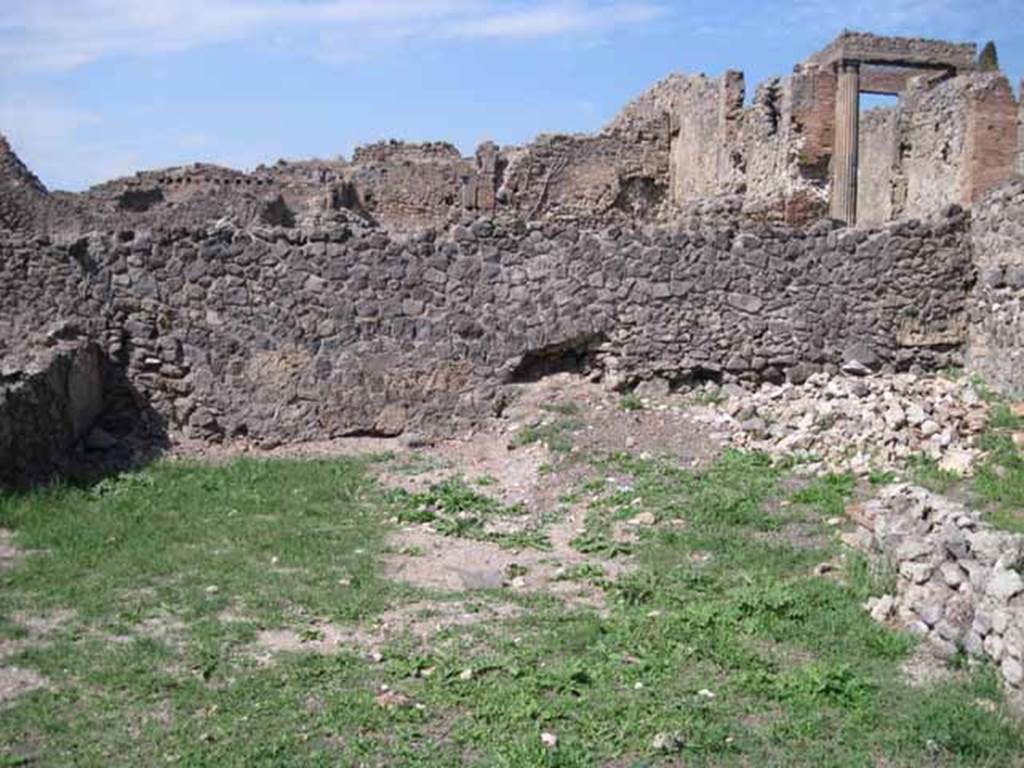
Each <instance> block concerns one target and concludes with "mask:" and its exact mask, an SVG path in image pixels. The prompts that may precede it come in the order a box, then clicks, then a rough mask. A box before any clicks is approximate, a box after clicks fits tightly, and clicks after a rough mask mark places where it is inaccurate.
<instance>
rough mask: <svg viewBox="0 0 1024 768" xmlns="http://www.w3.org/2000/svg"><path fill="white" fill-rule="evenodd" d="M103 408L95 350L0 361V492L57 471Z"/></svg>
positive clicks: (68, 346) (42, 352)
mask: <svg viewBox="0 0 1024 768" xmlns="http://www.w3.org/2000/svg"><path fill="white" fill-rule="evenodd" d="M15 361H18V362H17V363H16V362H15ZM103 403H104V396H103V368H102V363H101V358H100V350H99V348H98V347H97V346H96V345H95V344H93V343H91V342H87V341H78V342H59V343H57V344H56V346H52V347H43V348H41V349H40V348H37V349H36V350H35V351H34V352H32V353H31V354H28V355H26V356H24V357H22V356H16V355H14V354H13V353H8V354H7V355H6V356H4V357H3V358H0V486H3V485H5V484H14V483H16V482H20V481H23V480H25V479H31V478H33V477H41V476H45V475H46V474H48V473H49V472H50V471H52V470H53V469H54V468H55V467H57V466H59V465H60V464H61V463H62V462H63V461H64V460H65V458H66V456H67V453H68V451H69V450H70V449H71V448H72V446H74V444H75V443H76V442H77V441H78V440H79V439H81V438H82V437H83V436H84V435H85V434H86V433H87V432H88V431H89V428H90V427H91V426H92V424H93V422H94V421H95V419H96V418H97V416H99V414H100V412H101V410H102V408H103Z"/></svg>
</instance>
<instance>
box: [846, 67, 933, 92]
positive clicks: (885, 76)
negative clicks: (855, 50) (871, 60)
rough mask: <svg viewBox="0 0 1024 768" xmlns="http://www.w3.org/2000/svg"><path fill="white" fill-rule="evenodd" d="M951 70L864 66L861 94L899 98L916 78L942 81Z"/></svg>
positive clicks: (861, 74) (861, 72)
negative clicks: (908, 84)
mask: <svg viewBox="0 0 1024 768" xmlns="http://www.w3.org/2000/svg"><path fill="white" fill-rule="evenodd" d="M948 73H949V70H946V69H923V68H920V67H888V66H878V65H864V66H862V67H861V69H860V92H861V93H877V94H882V95H886V96H898V95H900V94H901V93H903V92H904V91H905V90H907V83H909V82H910V80H911V79H912V78H915V77H926V78H928V79H929V80H940V79H942V78H944V77H946V76H947V75H948Z"/></svg>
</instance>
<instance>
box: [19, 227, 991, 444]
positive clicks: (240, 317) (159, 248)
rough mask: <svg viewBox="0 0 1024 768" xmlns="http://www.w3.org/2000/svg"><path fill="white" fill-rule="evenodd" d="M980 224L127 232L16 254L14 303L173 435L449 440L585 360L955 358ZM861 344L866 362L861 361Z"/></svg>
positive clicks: (662, 371)
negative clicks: (97, 360) (115, 380)
mask: <svg viewBox="0 0 1024 768" xmlns="http://www.w3.org/2000/svg"><path fill="white" fill-rule="evenodd" d="M966 232H967V218H966V216H965V215H963V214H960V213H955V212H954V213H953V215H952V216H951V217H950V218H946V219H943V220H939V221H936V222H933V223H931V224H927V223H918V222H907V223H904V224H900V225H897V226H892V227H890V228H887V229H884V230H880V231H876V232H863V231H845V230H832V229H830V227H829V226H827V225H821V226H818V227H816V228H813V229H811V230H809V231H795V230H788V229H770V228H766V227H763V228H760V229H759V230H757V231H748V232H737V231H736V230H733V229H724V230H708V231H676V230H668V229H649V230H644V229H629V228H617V227H612V228H609V229H607V230H604V231H601V232H596V233H594V232H589V233H588V232H581V231H579V230H578V229H576V228H575V227H574V226H572V225H557V224H553V223H548V224H543V225H542V224H530V225H526V224H524V223H522V222H521V221H512V220H510V221H501V220H491V219H480V220H478V221H476V222H474V223H473V224H472V225H471V226H468V227H458V228H456V229H455V230H454V231H453V233H452V234H453V237H452V238H451V239H439V238H436V237H435V236H433V235H432V234H431V233H421V234H420V235H417V236H414V237H412V238H406V239H404V240H401V241H398V240H393V239H391V238H390V237H389V236H388V235H386V234H385V233H383V232H382V231H379V230H375V229H373V228H370V227H364V228H360V227H358V226H355V225H352V226H344V227H336V228H333V229H328V230H312V231H305V230H286V229H262V230H261V229H250V230H235V229H230V228H221V229H216V230H211V231H183V230H177V231H170V232H168V231H163V232H153V233H146V232H138V233H130V232H123V233H120V234H117V235H110V236H95V237H92V238H90V239H87V240H80V241H77V242H75V243H73V244H72V245H70V246H64V245H56V244H52V243H49V242H48V241H46V240H25V239H21V240H18V239H14V240H8V241H6V242H5V243H4V244H3V246H2V247H0V304H2V305H3V306H4V307H5V309H7V311H8V312H9V313H10V315H11V316H13V317H18V318H22V320H23V322H24V323H25V324H26V325H29V326H31V325H32V324H36V325H38V324H40V323H47V322H52V321H54V320H58V319H65V320H73V321H75V322H76V323H77V324H78V325H79V326H80V327H81V328H82V329H83V331H84V332H86V333H89V334H90V335H91V336H92V337H93V338H95V339H97V340H98V341H100V342H101V344H102V346H103V348H104V351H105V352H106V353H107V354H108V355H109V356H110V358H111V359H112V360H113V361H114V362H115V363H117V364H119V365H121V366H123V367H124V369H125V370H126V371H127V378H128V380H129V381H130V382H131V383H132V385H134V387H135V388H136V389H138V390H139V392H140V393H142V395H144V396H145V397H146V398H147V399H148V400H149V402H150V403H151V404H152V406H153V407H154V408H155V409H156V411H157V412H158V413H159V414H160V415H161V416H162V417H163V418H164V419H165V420H166V422H167V423H168V425H169V426H170V427H171V428H182V429H185V430H186V431H188V432H190V433H191V434H194V435H196V436H200V437H206V438H218V437H220V436H223V435H236V436H241V435H248V436H250V437H253V438H256V439H260V440H264V441H268V442H272V441H278V440H293V439H302V438H323V437H327V436H337V435H345V434H357V433H366V432H372V433H379V434H397V433H400V432H402V431H403V430H407V429H418V430H423V431H429V432H435V433H444V432H451V431H454V430H455V429H457V428H458V427H460V426H464V425H466V424H467V423H470V422H472V421H474V420H476V419H478V418H479V417H480V416H481V415H483V414H487V413H489V412H490V411H491V410H492V409H494V408H497V407H500V390H501V385H502V384H503V383H505V382H509V381H515V380H518V379H523V378H529V377H531V376H534V375H538V374H539V373H541V372H544V371H547V370H552V369H556V370H557V369H558V368H559V367H570V366H579V365H586V366H590V367H592V368H594V369H595V370H596V371H598V372H602V373H603V374H604V375H606V376H608V377H612V378H614V379H615V380H616V381H617V382H619V383H620V384H623V385H628V384H629V383H632V382H636V381H639V380H641V379H645V378H650V377H653V376H659V377H663V378H666V379H669V380H681V379H686V378H687V377H693V376H697V377H705V378H706V377H712V378H720V377H731V376H736V377H747V378H761V379H775V380H779V379H781V378H783V377H784V376H785V375H786V373H787V372H788V371H790V370H792V369H794V368H795V367H796V366H798V365H799V366H801V370H802V371H803V373H804V375H806V371H807V367H808V366H809V367H810V368H811V370H815V369H817V368H822V367H826V368H827V367H828V366H835V365H839V364H842V363H843V362H844V361H845V360H847V359H848V358H849V356H850V355H851V354H858V355H860V354H863V350H868V352H870V355H871V359H872V360H873V361H874V362H876V363H877V364H878V365H888V366H890V367H892V368H895V369H906V368H908V367H910V366H912V365H921V366H946V365H951V364H956V363H958V362H959V360H960V358H959V347H958V345H959V342H960V341H961V340H962V336H963V333H964V331H965V301H966V297H967V292H968V286H969V283H970V282H971V280H972V267H971V264H970V256H969V250H968V248H967V244H966ZM854 350H860V352H853V351H854Z"/></svg>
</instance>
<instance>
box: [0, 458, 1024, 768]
mask: <svg viewBox="0 0 1024 768" xmlns="http://www.w3.org/2000/svg"><path fill="white" fill-rule="evenodd" d="M594 468H595V469H596V470H597V471H598V472H599V473H601V474H602V475H609V476H610V475H614V476H615V479H616V481H615V482H607V481H606V480H602V482H601V483H600V484H598V483H592V484H588V485H587V489H586V490H585V491H583V490H580V491H579V493H580V494H585V496H586V499H587V501H588V509H587V514H588V517H592V518H593V521H594V526H596V527H601V526H611V525H614V524H615V523H616V522H617V521H621V520H625V519H626V518H627V517H629V516H632V515H634V514H635V513H636V512H637V510H639V509H642V510H644V511H649V512H651V513H652V514H653V515H654V517H655V519H656V520H658V521H660V524H659V525H656V526H645V527H644V532H643V534H642V535H640V536H639V537H638V539H637V541H636V542H635V543H634V544H633V548H632V552H631V556H632V557H633V559H634V562H635V566H636V567H635V569H634V570H632V571H630V572H628V573H627V574H625V575H623V576H621V577H619V578H617V579H614V580H613V579H610V578H609V577H608V571H607V570H605V569H602V568H601V566H599V565H597V564H586V565H580V566H577V567H576V568H573V569H569V570H567V571H566V573H565V578H566V579H573V580H578V581H587V582H589V583H592V584H596V585H598V586H600V587H602V588H603V589H605V590H606V594H607V597H608V605H607V607H606V608H605V609H603V610H600V611H598V610H595V609H592V608H588V607H585V606H572V605H566V604H564V603H563V602H562V601H561V600H558V599H556V598H554V597H551V596H545V595H523V596H518V597H516V598H515V600H516V602H517V603H518V604H519V606H520V607H521V612H520V613H519V615H518V616H517V617H516V618H513V619H510V620H507V621H504V622H497V623H496V622H491V623H481V624H476V625H474V624H459V625H456V626H453V627H449V628H447V629H445V630H443V631H441V632H440V633H439V634H438V635H436V636H435V637H433V638H432V640H431V641H430V642H429V643H426V644H423V643H419V642H415V641H414V640H413V638H411V637H403V636H401V635H400V636H398V637H396V638H395V639H394V640H393V641H392V642H391V643H389V644H388V645H387V646H386V647H385V648H384V649H383V654H382V659H381V660H380V661H379V662H378V663H374V662H372V661H370V660H369V659H367V658H365V657H364V656H363V655H362V654H361V653H360V652H358V650H356V649H344V648H343V649H341V651H340V652H339V653H337V654H335V655H328V656H321V655H316V654H313V653H297V654H290V655H289V654H285V655H282V656H279V657H277V658H276V659H275V660H274V661H273V663H271V664H268V665H260V664H259V663H257V661H256V660H255V659H254V658H253V657H252V656H251V655H249V654H248V653H247V652H246V649H247V648H248V647H249V645H250V644H251V643H252V641H253V638H254V635H255V633H256V631H257V630H258V629H260V628H264V627H266V628H275V627H281V626H288V627H291V628H293V630H295V631H296V632H298V633H299V635H300V637H303V638H305V639H306V640H308V641H310V642H313V641H316V640H318V638H320V636H321V634H322V632H321V630H320V628H319V627H318V625H316V624H315V623H314V621H313V620H314V619H316V618H333V619H335V620H337V621H340V622H344V621H347V620H351V619H356V618H360V619H363V620H364V621H367V622H369V623H367V624H365V625H364V626H372V619H373V617H374V616H375V615H376V614H377V613H379V612H380V611H381V610H383V609H384V608H385V607H387V608H391V607H395V606H396V605H401V604H402V602H403V601H408V600H413V599H422V595H420V594H417V593H414V592H412V591H411V590H409V589H407V588H401V587H397V586H395V585H393V584H390V583H388V582H385V581H382V580H381V579H380V577H379V575H378V570H377V566H378V563H379V559H380V556H381V555H382V554H383V552H384V546H385V545H384V537H385V534H386V533H387V528H388V526H387V520H388V518H389V517H391V516H394V515H396V514H398V515H399V516H402V515H403V514H409V515H413V514H416V515H422V514H425V512H426V511H430V512H431V513H432V514H433V515H434V518H433V519H432V522H436V521H437V520H438V519H439V518H440V517H458V516H460V515H464V516H467V517H475V518H479V519H488V518H489V517H490V516H491V515H499V514H502V513H503V512H504V511H506V510H504V508H503V507H502V506H501V505H500V503H499V502H497V501H495V500H493V499H489V498H487V497H485V496H483V495H482V494H481V493H480V492H479V490H478V489H476V488H474V487H472V486H471V485H468V484H467V483H465V482H462V481H457V480H452V481H448V482H446V483H444V484H439V485H438V486H435V487H434V488H432V489H430V490H429V491H427V492H425V493H424V494H422V495H419V494H416V495H408V496H407V497H405V498H404V499H397V500H396V499H392V498H388V497H387V494H385V493H384V492H383V491H382V490H381V489H380V488H379V487H377V486H376V485H375V484H374V483H373V482H371V481H370V479H369V478H368V477H367V475H366V473H365V472H364V467H363V465H362V464H361V463H360V462H357V461H334V462H308V463H304V462H250V461H246V462H237V463H233V464H230V465H227V466H221V467H205V466H198V465H185V464H160V465H157V466H155V467H153V468H151V469H150V470H147V471H146V472H143V473H139V474H136V475H131V476H125V477H123V478H120V479H118V480H116V481H112V482H110V483H106V484H103V485H101V486H97V487H96V488H94V489H92V490H89V489H67V488H65V489H51V490H47V491H40V492H37V493H34V494H29V495H25V496H16V497H11V498H6V499H3V500H2V501H0V525H3V526H5V527H9V528H12V529H13V530H14V531H15V532H16V541H17V544H18V546H20V547H22V548H23V549H25V550H26V552H28V551H29V550H32V551H35V552H36V553H35V554H28V555H26V558H25V561H24V562H23V564H22V565H21V566H20V567H19V568H17V569H15V570H13V571H7V572H4V573H3V574H2V575H0V579H2V583H0V586H2V589H0V616H3V617H5V621H4V622H2V623H0V630H2V631H3V633H4V634H5V635H12V636H20V637H22V639H24V636H25V635H24V632H23V631H20V630H19V629H18V622H17V621H16V620H15V616H16V615H20V614H22V613H25V612H27V611H31V612H33V613H35V614H39V613H44V612H53V611H57V610H60V609H68V608H73V609H74V610H75V614H74V615H73V618H71V619H69V620H68V622H67V624H66V625H65V626H62V627H61V628H60V629H58V630H55V632H54V634H53V636H52V637H51V638H49V639H48V641H47V644H45V645H34V646H32V645H29V646H27V647H26V648H25V649H23V650H22V651H20V652H18V654H17V655H16V656H14V657H13V658H12V660H11V661H10V662H8V663H16V664H17V665H19V666H22V667H25V668H29V669H33V670H36V671H37V672H39V673H40V674H43V675H45V676H46V677H47V678H48V680H49V685H48V687H47V688H45V689H42V690H39V691H36V692H34V693H31V694H27V695H25V696H22V697H20V698H18V699H17V700H16V701H15V702H14V703H13V704H11V705H10V706H9V707H8V708H7V709H5V710H4V712H3V717H0V744H2V745H5V746H3V747H0V755H3V757H2V760H4V761H6V763H7V764H17V762H18V761H19V760H21V761H22V762H27V764H32V765H43V766H51V765H53V766H56V765H104V766H121V765H124V766H135V765H156V764H180V765H188V766H329V765H330V766H334V765H402V766H431V767H435V766H464V765H468V766H509V767H512V766H515V767H519V766H522V767H524V768H525V767H527V766H593V765H635V766H639V765H688V766H745V765H766V766H798V767H799V766H822V765H828V766H851V767H853V766H874V765H879V764H885V765H887V766H894V767H895V766H902V767H905V768H915V767H916V766H922V765H929V766H963V767H964V768H967V767H968V766H971V767H974V766H982V767H985V766H990V767H991V768H996V767H997V766H999V767H1001V766H1011V765H1018V764H1021V762H1022V760H1024V735H1022V733H1024V731H1022V729H1021V726H1020V723H1019V722H1018V721H1016V720H1014V719H1012V718H1011V717H1010V716H1009V715H1008V714H1007V712H1006V710H1005V708H1004V706H1003V704H1002V692H1001V687H1000V686H999V684H998V682H997V678H996V677H995V675H994V674H993V673H992V671H991V670H990V669H988V668H984V667H983V668H981V669H979V670H977V671H965V672H964V673H963V674H964V675H965V678H966V679H965V680H964V681H961V682H953V683H949V684H945V685H943V686H941V687H939V688H932V689H928V688H924V689H917V688H912V687H910V686H909V685H907V684H906V683H905V682H904V681H903V680H902V677H901V674H900V671H899V668H900V665H901V664H902V663H903V661H904V659H906V657H907V656H908V654H909V653H910V652H911V651H912V649H913V646H914V640H913V639H911V638H910V637H909V636H907V635H904V634H901V633H898V632H894V631H892V630H891V629H889V628H888V627H885V626H882V625H879V624H877V623H875V622H873V621H872V620H871V619H870V617H868V616H867V615H866V614H865V612H864V610H863V609H862V608H861V603H862V602H863V600H864V599H866V597H867V596H869V595H871V594H877V593H878V592H879V591H880V590H884V589H886V588H887V587H888V585H889V584H888V582H887V579H889V578H891V574H886V573H884V572H878V571H875V570H873V568H872V567H871V566H870V564H869V563H867V561H856V560H850V561H848V564H847V571H846V572H845V573H844V574H843V576H844V578H842V579H827V578H822V577H818V576H815V575H814V568H813V566H814V565H815V564H817V563H819V562H821V561H822V559H824V558H829V557H833V556H835V554H836V553H837V551H836V550H835V548H834V545H833V544H831V543H830V542H831V540H830V539H825V540H824V542H825V543H822V544H821V545H817V544H815V545H813V546H808V545H806V544H801V543H798V541H797V540H795V539H794V540H790V539H788V538H787V536H786V534H787V531H788V530H790V527H791V526H807V525H814V524H820V519H821V517H822V515H823V514H825V511H824V510H827V509H830V508H831V505H833V504H835V503H836V499H837V498H842V497H844V496H845V495H846V494H847V492H848V484H847V482H846V481H845V480H844V479H843V478H842V477H833V478H831V479H830V478H826V479H824V480H823V481H821V482H817V483H815V484H812V486H811V487H810V488H809V489H806V491H807V500H806V501H805V502H802V503H801V504H799V505H797V506H796V507H795V508H793V509H789V510H787V513H786V516H785V517H782V516H780V514H779V513H778V512H777V511H776V510H777V508H778V505H777V502H778V501H779V500H780V499H781V498H785V497H787V496H788V495H789V493H790V491H788V490H787V488H788V487H789V482H790V481H789V479H788V478H786V476H785V473H784V470H781V469H780V468H779V467H778V466H775V465H773V464H772V462H771V461H769V460H768V459H767V457H765V456H761V455H759V454H748V453H741V452H730V453H727V454H725V455H724V456H722V457H721V459H720V460H719V461H717V462H716V463H715V464H713V465H712V466H710V467H708V468H706V469H704V470H702V471H699V472H691V471H688V470H685V469H682V468H680V467H678V466H675V465H674V464H672V463H671V462H669V461H667V460H643V459H639V458H636V457H633V456H629V455H625V454H620V455H615V456H610V457H605V458H602V459H600V460H597V461H595V467H594ZM783 480H786V483H783V482H782V481H783ZM415 496H420V498H418V499H416V501H415V502H414V501H413V498H414V497H415ZM424 508H425V509H424ZM396 509H397V510H398V512H397V513H396ZM403 510H404V511H403ZM410 519H411V518H410ZM415 519H419V518H415ZM589 527H590V526H589V523H588V529H589ZM605 530H608V529H607V528H605ZM275 558H276V559H275ZM609 570H610V569H609ZM211 586H216V587H217V589H216V590H213V591H211V590H210V589H209V587H211ZM483 599H484V598H478V599H477V598H469V597H465V598H464V601H463V604H462V605H463V607H464V609H465V610H467V611H471V610H473V605H474V604H475V603H479V601H480V600H483ZM487 599H491V598H487ZM229 610H231V611H234V612H235V613H237V614H240V615H241V619H240V620H239V619H238V618H236V619H233V620H229V619H228V618H226V617H225V611H229ZM158 619H159V620H162V621H164V622H165V624H166V625H167V626H169V627H172V626H173V627H178V628H179V629H178V630H177V631H176V633H171V634H170V635H162V634H160V633H149V634H147V633H146V632H143V631H141V628H142V627H144V626H147V624H146V622H147V621H149V622H152V621H153V620H158ZM115 635H117V637H118V639H116V640H113V639H112V638H113V637H114V636H115ZM382 686H386V687H387V689H388V691H390V692H392V693H394V694H400V695H401V697H406V698H405V699H402V698H401V697H399V699H398V701H399V702H401V705H398V706H392V707H388V706H381V704H380V702H378V701H377V700H376V696H377V694H378V692H379V691H380V690H381V689H382ZM979 702H981V704H979ZM983 705H984V706H983ZM545 731H547V732H551V733H554V734H557V736H558V746H557V747H556V748H554V749H548V748H546V747H545V746H544V745H543V743H542V742H541V739H540V735H541V733H542V732H545ZM666 735H668V736H669V737H666ZM0 764H3V763H2V762H0Z"/></svg>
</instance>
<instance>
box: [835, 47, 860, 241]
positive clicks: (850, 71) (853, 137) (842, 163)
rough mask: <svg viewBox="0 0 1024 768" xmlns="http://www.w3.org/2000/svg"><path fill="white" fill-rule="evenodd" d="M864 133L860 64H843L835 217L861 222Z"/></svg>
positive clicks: (838, 101)
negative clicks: (859, 154)
mask: <svg viewBox="0 0 1024 768" xmlns="http://www.w3.org/2000/svg"><path fill="white" fill-rule="evenodd" d="M859 132H860V64H858V63H856V62H843V63H841V64H840V65H839V77H838V82H837V86H836V136H835V149H834V151H833V155H832V218H834V219H839V220H840V221H844V222H846V223H847V224H848V225H850V226H853V225H854V224H855V223H856V222H857V149H858V147H857V142H858V134H859Z"/></svg>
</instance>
